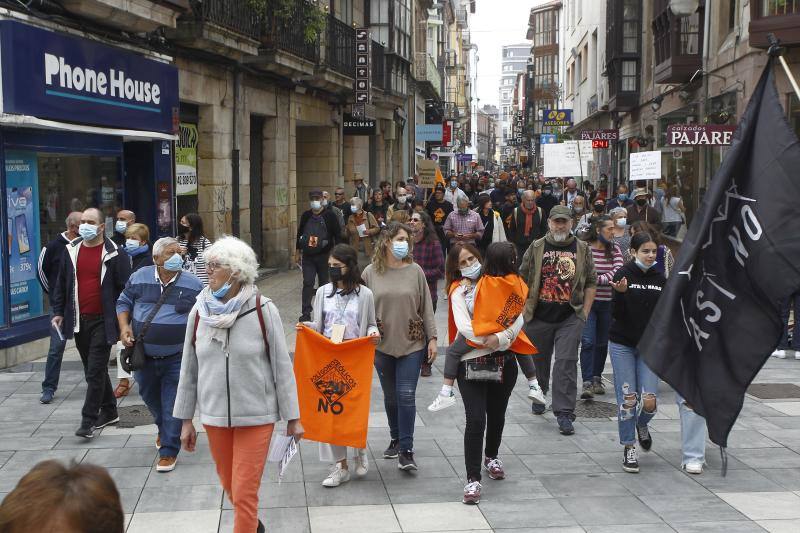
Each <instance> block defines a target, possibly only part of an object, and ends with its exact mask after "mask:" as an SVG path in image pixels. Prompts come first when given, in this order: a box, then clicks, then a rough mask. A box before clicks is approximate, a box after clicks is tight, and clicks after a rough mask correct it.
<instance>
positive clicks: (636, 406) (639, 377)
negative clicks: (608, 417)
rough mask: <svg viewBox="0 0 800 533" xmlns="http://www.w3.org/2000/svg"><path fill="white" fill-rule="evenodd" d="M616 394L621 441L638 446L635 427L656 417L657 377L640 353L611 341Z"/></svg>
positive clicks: (630, 347) (643, 424)
mask: <svg viewBox="0 0 800 533" xmlns="http://www.w3.org/2000/svg"><path fill="white" fill-rule="evenodd" d="M608 345H609V348H611V366H612V367H613V368H614V391H615V392H616V394H617V407H618V408H619V411H618V412H617V421H618V425H619V442H620V444H623V445H625V446H629V445H632V444H635V443H636V427H637V426H639V427H645V426H647V424H648V423H649V422H650V420H651V419H652V418H653V416H654V415H655V414H656V392H657V391H658V376H656V375H655V373H654V372H653V371H652V370H650V369H649V368H648V367H647V365H646V364H645V362H644V360H643V359H642V357H641V356H640V355H639V350H637V349H636V348H634V347H632V346H625V345H623V344H617V343H616V342H610V343H609V344H608Z"/></svg>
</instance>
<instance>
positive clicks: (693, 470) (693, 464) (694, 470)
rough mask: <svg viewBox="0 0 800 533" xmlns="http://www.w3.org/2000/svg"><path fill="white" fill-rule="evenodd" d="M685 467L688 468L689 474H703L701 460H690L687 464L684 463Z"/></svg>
mask: <svg viewBox="0 0 800 533" xmlns="http://www.w3.org/2000/svg"><path fill="white" fill-rule="evenodd" d="M683 469H684V470H686V472H687V473H689V474H694V475H698V474H702V473H703V463H701V462H700V461H689V462H688V463H686V464H685V465H683Z"/></svg>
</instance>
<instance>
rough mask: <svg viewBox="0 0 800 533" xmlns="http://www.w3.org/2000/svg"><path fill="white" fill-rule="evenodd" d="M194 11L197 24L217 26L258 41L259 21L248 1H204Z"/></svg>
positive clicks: (259, 32) (259, 33) (259, 35)
mask: <svg viewBox="0 0 800 533" xmlns="http://www.w3.org/2000/svg"><path fill="white" fill-rule="evenodd" d="M199 4H200V5H199V6H197V7H196V8H195V10H194V12H195V14H196V16H197V18H198V19H200V20H199V22H203V23H210V24H216V25H217V26H220V27H223V28H225V29H228V30H231V31H233V32H236V33H239V34H241V35H246V36H247V37H251V38H252V39H255V40H258V39H259V38H260V37H261V20H260V18H259V16H258V14H257V12H256V10H254V9H253V7H252V6H251V5H250V2H248V0H204V1H203V2H199Z"/></svg>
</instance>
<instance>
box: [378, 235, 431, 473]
mask: <svg viewBox="0 0 800 533" xmlns="http://www.w3.org/2000/svg"><path fill="white" fill-rule="evenodd" d="M412 234H413V230H412V229H411V228H410V227H408V226H406V225H403V224H398V223H397V222H390V223H389V224H388V225H387V226H386V227H385V228H384V229H383V230H382V231H381V233H380V237H379V238H378V243H377V244H376V245H375V254H374V255H373V256H372V264H370V265H368V266H367V268H365V269H364V275H363V278H364V281H365V282H366V286H367V287H369V288H370V289H371V290H372V292H373V294H374V296H375V314H376V317H377V320H378V327H379V328H380V330H381V342H380V344H379V345H378V348H377V350H376V351H375V369H376V370H377V371H378V378H379V379H380V382H381V388H382V389H383V404H384V408H385V409H386V418H387V420H388V422H389V434H390V436H391V441H390V442H389V446H388V447H387V448H386V450H385V451H384V452H383V457H384V458H385V459H393V458H397V459H398V464H397V467H398V468H399V469H400V470H416V469H417V463H416V462H415V461H414V419H415V417H416V412H417V404H416V392H417V383H418V382H419V371H420V367H421V366H422V361H423V359H426V358H427V361H428V362H429V363H433V361H434V360H435V359H436V337H437V333H436V319H435V318H434V315H433V304H432V303H431V295H430V289H428V283H427V280H426V279H425V272H423V270H422V268H421V267H420V266H419V265H417V264H416V263H414V260H413V255H412V252H413V251H414V242H413V240H412V238H411V235H412Z"/></svg>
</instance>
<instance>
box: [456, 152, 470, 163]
mask: <svg viewBox="0 0 800 533" xmlns="http://www.w3.org/2000/svg"><path fill="white" fill-rule="evenodd" d="M456 161H458V162H459V163H469V162H470V161H472V154H456Z"/></svg>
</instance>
